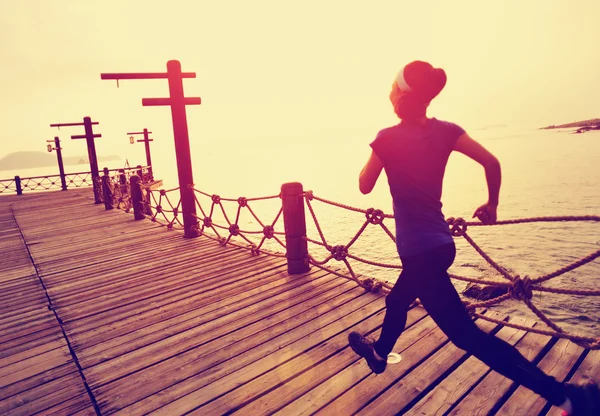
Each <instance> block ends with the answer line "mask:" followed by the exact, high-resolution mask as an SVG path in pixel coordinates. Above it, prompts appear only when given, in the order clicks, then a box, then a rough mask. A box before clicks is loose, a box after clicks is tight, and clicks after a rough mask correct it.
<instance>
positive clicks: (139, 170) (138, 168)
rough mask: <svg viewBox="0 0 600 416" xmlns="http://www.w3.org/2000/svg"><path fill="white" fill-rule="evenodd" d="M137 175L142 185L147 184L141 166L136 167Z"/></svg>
mask: <svg viewBox="0 0 600 416" xmlns="http://www.w3.org/2000/svg"><path fill="white" fill-rule="evenodd" d="M136 167H137V174H138V176H139V177H140V180H141V181H142V183H146V182H147V178H144V170H143V169H142V165H137V166H136Z"/></svg>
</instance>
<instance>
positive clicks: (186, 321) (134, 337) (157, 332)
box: [76, 282, 335, 368]
mask: <svg viewBox="0 0 600 416" xmlns="http://www.w3.org/2000/svg"><path fill="white" fill-rule="evenodd" d="M299 283H300V282H298V283H296V284H295V286H296V287H300V286H304V285H300V284H299ZM332 287H335V284H333V285H332ZM285 289H287V291H284V290H285ZM301 289H302V290H304V291H305V290H306V287H305V286H304V287H303V288H301ZM323 289H326V288H325V287H323ZM291 290H293V289H292V286H291V285H288V286H286V287H284V288H283V289H279V294H276V293H275V292H273V293H271V294H270V295H269V294H261V296H259V297H256V296H254V297H252V298H251V299H247V300H246V301H238V302H231V301H230V300H229V299H227V298H225V299H222V301H219V302H214V303H206V304H204V305H206V306H204V307H202V306H203V303H199V304H197V305H195V306H196V307H195V308H194V309H192V310H191V311H190V312H188V313H185V314H177V315H175V316H173V317H172V318H171V319H167V318H166V317H162V316H159V318H163V319H160V320H158V321H156V322H155V323H153V324H151V325H147V326H143V325H139V324H138V325H135V322H132V325H131V326H129V327H125V328H124V329H123V330H122V331H121V333H122V335H121V334H119V333H115V332H112V333H108V334H106V335H104V336H103V337H102V341H101V342H98V343H96V344H95V345H87V346H82V344H80V343H78V344H77V347H76V350H77V351H78V356H79V358H80V362H81V364H82V366H83V367H84V368H87V367H90V366H92V365H95V364H98V363H100V362H101V361H104V360H106V359H109V358H112V357H116V356H117V355H120V354H123V353H126V352H129V351H133V350H134V349H136V348H140V347H142V346H144V345H148V344H150V343H152V342H156V341H158V340H160V339H163V338H166V337H168V336H171V335H174V334H178V333H183V332H185V331H187V330H191V329H193V328H195V327H199V326H200V325H205V324H209V323H210V322H211V321H215V320H217V319H220V318H224V317H225V316H226V315H229V314H232V313H236V312H238V311H243V314H237V315H236V316H235V317H234V318H229V319H228V318H224V319H225V320H224V319H221V321H220V322H221V323H220V325H225V323H226V322H228V321H230V320H234V321H236V322H237V324H238V326H242V325H244V324H245V322H246V321H245V320H244V319H242V318H244V316H247V317H248V319H256V314H255V312H254V310H255V308H256V306H255V305H257V304H258V303H259V302H262V301H264V300H268V301H270V302H275V303H276V302H277V300H278V299H281V297H284V296H290V295H291V294H292V292H291ZM221 304H222V305H223V306H221ZM253 306H254V308H253ZM290 306H291V305H290ZM267 307H268V305H265V308H267ZM246 308H249V309H246ZM244 309H245V311H244ZM275 311H276V310H275V309H273V308H269V313H274V312H275Z"/></svg>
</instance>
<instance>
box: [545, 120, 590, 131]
mask: <svg viewBox="0 0 600 416" xmlns="http://www.w3.org/2000/svg"><path fill="white" fill-rule="evenodd" d="M575 127H578V129H577V130H576V131H575V133H583V132H586V131H590V130H600V118H592V119H590V120H583V121H575V122H573V123H567V124H559V125H558V126H557V125H554V124H553V125H552V126H546V127H541V128H540V130H551V129H571V128H575Z"/></svg>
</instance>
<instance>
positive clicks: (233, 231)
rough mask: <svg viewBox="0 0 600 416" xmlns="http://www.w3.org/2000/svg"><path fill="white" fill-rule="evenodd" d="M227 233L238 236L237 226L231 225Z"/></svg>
mask: <svg viewBox="0 0 600 416" xmlns="http://www.w3.org/2000/svg"><path fill="white" fill-rule="evenodd" d="M229 233H230V234H231V235H233V236H236V235H239V233H240V227H239V226H238V225H237V224H231V225H230V226H229Z"/></svg>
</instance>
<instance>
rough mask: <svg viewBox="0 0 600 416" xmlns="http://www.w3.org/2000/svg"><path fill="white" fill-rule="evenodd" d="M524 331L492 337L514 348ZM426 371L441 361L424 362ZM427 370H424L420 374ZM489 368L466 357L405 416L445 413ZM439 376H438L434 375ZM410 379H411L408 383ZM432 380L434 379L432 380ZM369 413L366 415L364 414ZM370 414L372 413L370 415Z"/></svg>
mask: <svg viewBox="0 0 600 416" xmlns="http://www.w3.org/2000/svg"><path fill="white" fill-rule="evenodd" d="M511 322H513V323H515V324H518V325H523V326H527V327H532V326H533V324H534V322H533V321H531V320H528V319H524V318H516V319H511ZM482 324H483V325H485V326H486V330H488V332H489V328H493V327H495V325H492V324H490V323H488V322H485V323H483V322H482ZM525 334H526V332H525V331H522V330H518V329H514V328H510V327H503V328H502V329H500V331H498V333H497V334H496V335H495V336H496V337H498V338H499V339H501V340H503V341H505V342H507V343H508V344H510V345H513V346H514V345H516V344H517V343H518V342H519V341H520V340H521V339H522V338H523V337H524V336H525ZM450 345H451V347H452V348H453V349H455V350H456V351H459V352H460V353H462V352H463V351H462V350H459V349H458V348H456V347H455V346H454V345H452V344H450ZM426 364H427V366H428V367H429V368H431V369H432V370H434V371H433V372H435V370H436V369H435V367H439V366H443V365H444V364H443V361H442V362H438V363H437V365H436V364H433V359H431V360H428V362H427V363H426ZM424 371H426V370H425V369H423V370H422V371H419V372H424ZM490 371H491V370H490V368H489V367H488V366H487V365H486V364H484V363H483V362H481V361H479V359H477V358H475V357H474V356H469V357H468V358H467V360H465V361H464V362H463V363H462V364H461V365H460V366H459V367H458V368H456V369H455V370H454V371H452V372H451V373H450V374H446V375H445V378H444V379H443V380H441V382H440V383H439V384H438V385H436V386H435V387H434V388H433V389H432V390H430V391H429V393H427V394H426V395H425V396H424V397H423V398H422V399H421V400H419V402H417V403H416V404H415V405H414V406H413V407H412V408H411V409H410V410H409V411H408V412H407V413H406V414H407V415H419V414H444V413H446V412H447V411H448V410H449V409H450V408H451V407H452V406H453V405H454V403H456V402H457V401H459V400H460V399H461V397H462V396H463V395H465V394H466V393H467V392H468V391H469V390H471V389H472V387H473V386H474V385H475V384H477V383H478V382H479V381H480V380H481V379H482V378H483V377H485V375H487V374H488V373H489V372H490ZM437 376H438V377H440V376H441V374H438V375H437ZM412 380H413V377H411V380H410V381H411V382H412ZM434 380H435V379H434ZM366 413H368V412H366ZM371 414H373V413H371Z"/></svg>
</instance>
